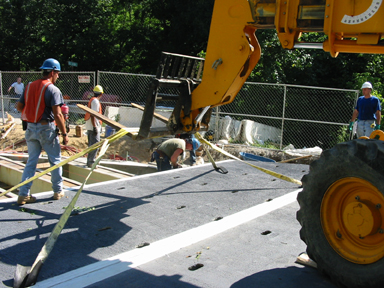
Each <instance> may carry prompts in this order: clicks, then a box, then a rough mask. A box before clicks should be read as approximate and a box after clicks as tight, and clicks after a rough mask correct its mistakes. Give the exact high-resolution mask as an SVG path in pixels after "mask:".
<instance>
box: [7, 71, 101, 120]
mask: <svg viewBox="0 0 384 288" xmlns="http://www.w3.org/2000/svg"><path fill="white" fill-rule="evenodd" d="M95 75H96V73H95V72H93V71H76V72H60V75H59V78H58V79H57V82H56V83H55V85H56V86H57V87H58V88H59V89H60V91H61V92H62V94H63V97H64V101H65V103H66V104H67V105H68V106H72V108H74V107H73V106H75V104H77V103H82V102H84V103H87V102H88V101H87V100H85V101H83V98H84V95H88V93H89V92H90V91H92V89H93V87H94V86H95V81H96V77H95ZM18 77H20V78H21V83H23V84H24V87H26V86H27V85H28V83H30V82H33V81H35V80H37V79H40V78H41V71H32V72H26V71H2V72H0V93H1V102H0V105H1V111H2V114H3V115H4V112H8V113H11V114H13V113H16V115H17V113H18V112H17V111H16V107H15V105H16V102H17V100H18V98H19V96H18V95H17V94H16V93H15V90H14V89H13V88H12V89H10V90H9V88H10V87H11V85H12V84H13V83H14V82H16V81H17V78H18ZM76 108H77V107H76ZM70 117H71V119H70V122H71V123H72V122H73V123H75V122H76V121H77V120H78V119H79V117H80V116H79V115H77V114H73V115H71V114H70ZM3 119H4V118H3ZM3 121H4V120H3Z"/></svg>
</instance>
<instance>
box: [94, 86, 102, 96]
mask: <svg viewBox="0 0 384 288" xmlns="http://www.w3.org/2000/svg"><path fill="white" fill-rule="evenodd" d="M93 92H95V93H97V94H103V93H104V90H103V87H101V86H100V85H96V86H95V88H93Z"/></svg>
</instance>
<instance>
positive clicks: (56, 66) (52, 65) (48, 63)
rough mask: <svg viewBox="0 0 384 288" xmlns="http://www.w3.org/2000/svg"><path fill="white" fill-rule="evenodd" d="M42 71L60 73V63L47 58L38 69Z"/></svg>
mask: <svg viewBox="0 0 384 288" xmlns="http://www.w3.org/2000/svg"><path fill="white" fill-rule="evenodd" d="M40 69H42V70H54V71H61V67H60V63H59V61H57V60H56V59H53V58H48V59H47V60H45V61H44V63H43V66H41V67H40Z"/></svg>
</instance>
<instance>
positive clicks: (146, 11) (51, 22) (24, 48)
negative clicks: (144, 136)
mask: <svg viewBox="0 0 384 288" xmlns="http://www.w3.org/2000/svg"><path fill="white" fill-rule="evenodd" d="M213 4H214V0H183V1H180V0H141V1H138V0H96V1H93V0H51V1H42V0H0V45H1V47H2V53H0V70H6V71H10V70H14V71H17V70H37V69H38V67H40V65H41V62H42V60H43V59H45V58H48V57H54V58H57V59H59V60H60V62H61V64H62V66H63V67H62V68H63V70H70V69H71V67H69V66H68V64H67V63H68V61H73V62H77V63H78V67H77V68H76V69H78V70H83V71H84V70H103V71H122V72H131V73H151V74H154V73H155V71H156V67H157V65H158V61H159V57H160V53H161V51H167V52H174V53H180V54H186V55H192V56H197V55H203V54H204V51H205V49H206V45H207V40H208V34H209V26H210V21H211V14H212V11H213ZM224 33H225V31H224ZM256 36H257V38H258V40H259V42H260V45H261V47H262V57H261V59H260V61H259V63H258V65H257V66H256V68H255V70H254V71H253V72H252V74H251V76H250V78H249V80H248V81H256V82H268V83H287V84H297V85H308V86H321V87H334V88H347V89H359V88H360V87H361V84H362V83H363V82H365V81H371V82H372V84H373V85H374V87H375V94H376V95H379V96H381V95H383V93H384V84H383V80H382V75H383V72H384V71H383V70H384V68H383V65H382V64H383V59H384V58H383V56H382V55H368V54H340V55H339V56H338V57H337V58H332V57H331V56H330V54H329V53H327V52H324V51H322V50H312V49H311V50H305V49H296V50H284V49H282V48H281V45H280V42H279V40H278V37H277V35H276V32H275V30H258V31H257V33H256ZM325 39H326V36H325V35H324V34H322V33H306V34H303V36H302V37H301V39H300V40H301V41H306V42H323V41H324V40H325Z"/></svg>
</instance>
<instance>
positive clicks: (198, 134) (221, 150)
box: [195, 132, 302, 186]
mask: <svg viewBox="0 0 384 288" xmlns="http://www.w3.org/2000/svg"><path fill="white" fill-rule="evenodd" d="M195 136H196V138H197V139H198V140H199V141H200V142H202V143H204V144H206V145H208V146H209V147H211V148H212V149H214V150H216V151H218V152H220V153H222V154H224V155H226V156H228V157H230V158H232V159H235V160H237V161H240V162H243V163H245V164H247V165H249V166H252V167H253V168H256V169H258V170H260V171H262V172H264V173H267V174H269V175H271V176H273V177H276V178H279V179H281V180H284V181H288V182H292V183H295V184H298V185H300V186H301V185H302V182H301V181H300V180H297V179H294V178H291V177H288V176H285V175H282V174H279V173H276V172H273V171H271V170H268V169H265V168H262V167H259V166H256V165H253V164H251V163H249V162H246V161H243V160H241V159H240V158H237V157H236V156H233V155H232V154H230V153H228V152H226V151H224V150H223V149H220V148H219V147H217V146H216V145H213V144H212V143H209V142H208V141H207V140H205V139H204V138H203V137H202V136H201V135H200V133H198V132H197V133H196V134H195ZM207 154H208V153H207ZM210 159H212V158H211V157H210ZM212 165H214V167H215V164H213V163H212ZM215 169H216V168H215Z"/></svg>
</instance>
